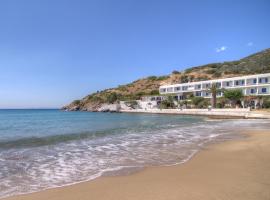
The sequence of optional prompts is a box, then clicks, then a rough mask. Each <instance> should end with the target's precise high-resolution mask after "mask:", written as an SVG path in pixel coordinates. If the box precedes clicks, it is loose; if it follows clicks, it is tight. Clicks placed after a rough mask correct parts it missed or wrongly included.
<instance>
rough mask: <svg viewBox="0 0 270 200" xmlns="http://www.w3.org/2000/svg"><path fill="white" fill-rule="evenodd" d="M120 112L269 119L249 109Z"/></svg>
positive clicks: (127, 111)
mask: <svg viewBox="0 0 270 200" xmlns="http://www.w3.org/2000/svg"><path fill="white" fill-rule="evenodd" d="M119 112H120V113H149V114H175V115H191V116H204V117H210V118H219V119H270V113H268V112H259V111H250V110H249V109H245V108H244V109H241V108H239V109H211V110H208V109H182V110H181V109H147V110H144V109H134V110H120V111H119Z"/></svg>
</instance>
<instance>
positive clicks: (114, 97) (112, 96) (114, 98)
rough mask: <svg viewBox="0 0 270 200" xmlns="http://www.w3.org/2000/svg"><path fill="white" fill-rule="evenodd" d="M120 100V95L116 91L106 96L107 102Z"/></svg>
mask: <svg viewBox="0 0 270 200" xmlns="http://www.w3.org/2000/svg"><path fill="white" fill-rule="evenodd" d="M117 100H118V95H117V94H116V93H115V92H112V93H109V94H107V96H106V102H107V103H114V102H116V101H117Z"/></svg>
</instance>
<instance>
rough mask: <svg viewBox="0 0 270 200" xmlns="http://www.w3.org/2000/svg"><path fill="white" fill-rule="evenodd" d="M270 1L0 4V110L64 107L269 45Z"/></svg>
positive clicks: (7, 0)
mask: <svg viewBox="0 0 270 200" xmlns="http://www.w3.org/2000/svg"><path fill="white" fill-rule="evenodd" d="M269 36H270V1H269V0H203V1H200V0H186V1H184V0H24V1H22V0H1V1H0V108H59V107H61V106H63V105H65V104H68V103H69V102H71V101H72V100H74V99H80V98H82V97H84V96H86V95H87V94H89V93H92V92H95V91H97V90H102V89H105V88H111V87H116V86H118V85H121V84H125V83H129V82H132V81H134V80H137V79H139V78H142V77H147V76H150V75H166V74H169V73H171V72H172V71H173V70H179V71H181V70H184V69H186V68H188V67H192V66H197V65H203V64H207V63H212V62H223V61H230V60H236V59H240V58H242V57H245V56H247V55H249V54H252V53H255V52H257V51H261V50H263V49H266V48H269V47H270V37H269Z"/></svg>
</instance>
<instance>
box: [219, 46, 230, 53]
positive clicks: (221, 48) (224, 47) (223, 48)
mask: <svg viewBox="0 0 270 200" xmlns="http://www.w3.org/2000/svg"><path fill="white" fill-rule="evenodd" d="M227 48H228V47H226V46H221V47H219V48H216V52H217V53H219V52H222V51H225V50H227Z"/></svg>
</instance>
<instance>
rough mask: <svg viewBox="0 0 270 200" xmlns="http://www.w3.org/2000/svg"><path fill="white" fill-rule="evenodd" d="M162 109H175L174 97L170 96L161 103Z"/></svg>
mask: <svg viewBox="0 0 270 200" xmlns="http://www.w3.org/2000/svg"><path fill="white" fill-rule="evenodd" d="M160 108H175V105H174V99H173V96H168V98H167V99H165V100H163V101H162V102H161V103H160Z"/></svg>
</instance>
